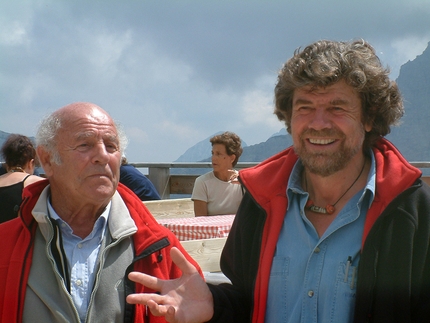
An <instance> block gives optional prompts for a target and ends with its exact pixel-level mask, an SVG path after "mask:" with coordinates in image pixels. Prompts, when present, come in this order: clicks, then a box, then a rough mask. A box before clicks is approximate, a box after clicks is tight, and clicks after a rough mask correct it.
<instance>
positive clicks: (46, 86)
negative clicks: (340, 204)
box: [0, 0, 430, 162]
mask: <svg viewBox="0 0 430 323" xmlns="http://www.w3.org/2000/svg"><path fill="white" fill-rule="evenodd" d="M323 38H324V39H334V40H351V39H356V38H364V39H366V40H368V41H369V42H370V43H371V44H373V46H374V47H375V49H376V51H377V52H378V55H379V57H380V58H381V60H382V62H383V63H384V65H388V66H390V68H391V70H392V78H393V79H395V78H396V77H397V76H398V73H399V69H400V66H401V65H402V64H404V63H406V62H407V61H408V60H413V59H414V58H415V57H416V56H417V55H420V54H421V53H422V52H423V51H424V49H425V48H426V47H427V44H428V42H429V41H430V1H429V0H390V1H388V0H384V1H380V0H360V1H341V0H325V1H321V0H283V1H278V0H276V1H275V0H266V1H255V0H244V1H238V0H208V1H206V0H195V1H191V0H190V1H184V0H177V1H174V0H154V1H145V0H140V1H138V0H121V1H119V0H118V1H113V0H103V1H101V0H100V1H98V0H91V1H88V0H85V1H82V0H68V1H63V0H29V1H23V0H13V1H12V0H0V109H1V116H0V130H2V131H5V132H10V133H22V134H25V135H28V136H33V135H34V134H35V131H36V128H37V124H38V122H39V120H40V118H41V117H42V116H44V115H46V114H48V113H50V112H52V111H53V110H55V109H57V108H59V107H62V106H64V105H66V104H69V103H71V102H75V101H89V102H93V103H96V104H98V105H100V106H101V107H102V108H104V109H105V110H107V111H108V112H109V113H110V114H111V115H112V116H113V118H114V119H115V120H116V121H117V122H119V123H120V124H121V125H122V126H123V128H124V130H125V131H126V134H127V136H128V138H129V141H130V143H129V147H128V149H127V156H128V158H129V160H130V161H132V162H137V161H141V162H144V161H146V162H171V161H173V160H176V159H177V158H178V157H179V156H180V155H181V154H182V153H184V152H185V151H186V149H188V148H189V147H191V146H192V145H194V144H195V143H197V142H199V141H201V140H203V139H205V138H207V137H209V136H211V135H212V134H214V133H216V132H218V131H225V130H230V131H234V132H236V133H237V134H238V135H239V136H240V137H241V138H242V139H243V140H244V141H245V142H246V143H247V144H248V145H252V144H256V143H259V142H262V141H265V140H266V139H267V138H268V137H270V136H271V135H272V134H273V133H275V132H278V131H279V130H280V129H281V128H283V124H282V123H281V122H279V121H278V120H277V119H276V117H275V116H274V115H273V113H272V110H273V88H274V84H275V82H276V76H277V72H278V70H279V69H280V68H281V66H282V64H283V63H284V62H285V61H286V60H287V59H288V58H289V57H290V56H291V55H292V54H293V52H294V50H295V49H296V48H298V47H304V46H306V45H308V44H309V43H311V42H313V41H316V40H319V39H323ZM208 145H209V142H208Z"/></svg>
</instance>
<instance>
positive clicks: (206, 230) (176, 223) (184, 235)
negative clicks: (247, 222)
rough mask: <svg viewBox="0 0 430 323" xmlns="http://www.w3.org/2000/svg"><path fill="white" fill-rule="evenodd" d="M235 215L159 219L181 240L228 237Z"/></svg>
mask: <svg viewBox="0 0 430 323" xmlns="http://www.w3.org/2000/svg"><path fill="white" fill-rule="evenodd" d="M234 217H235V215H234V214H231V215H211V216H198V217H192V218H174V219H159V220H158V222H159V223H160V224H162V225H164V226H165V227H166V228H168V229H169V230H170V231H172V232H173V233H174V234H175V235H176V236H177V237H178V239H179V240H180V241H185V240H196V239H208V238H222V237H227V236H228V233H229V232H230V229H231V225H232V224H233V220H234Z"/></svg>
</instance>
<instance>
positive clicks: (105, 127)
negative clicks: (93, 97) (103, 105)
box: [59, 106, 118, 137]
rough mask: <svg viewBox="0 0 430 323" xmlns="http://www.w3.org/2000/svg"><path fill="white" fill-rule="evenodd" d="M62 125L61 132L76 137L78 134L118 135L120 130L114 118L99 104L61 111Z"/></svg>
mask: <svg viewBox="0 0 430 323" xmlns="http://www.w3.org/2000/svg"><path fill="white" fill-rule="evenodd" d="M59 116H60V118H61V119H62V122H61V124H62V127H61V129H60V132H59V134H61V135H68V136H72V137H75V136H76V135H77V134H79V136H82V135H83V134H87V135H96V134H97V133H99V134H100V135H105V134H106V135H109V136H117V135H118V131H117V129H116V125H115V123H114V121H113V120H112V118H111V117H110V116H109V115H108V114H107V113H106V112H105V111H104V110H102V109H100V108H98V107H97V106H84V107H77V108H75V109H66V110H65V111H62V113H60V115H59Z"/></svg>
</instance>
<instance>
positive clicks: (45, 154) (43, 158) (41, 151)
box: [36, 146, 52, 177]
mask: <svg viewBox="0 0 430 323" xmlns="http://www.w3.org/2000/svg"><path fill="white" fill-rule="evenodd" d="M36 152H37V157H38V158H39V163H40V166H42V168H43V170H44V172H45V175H46V177H49V176H51V174H52V158H51V154H50V152H49V151H48V150H46V148H44V147H42V146H38V147H37V148H36Z"/></svg>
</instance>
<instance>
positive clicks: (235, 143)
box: [210, 131, 243, 167]
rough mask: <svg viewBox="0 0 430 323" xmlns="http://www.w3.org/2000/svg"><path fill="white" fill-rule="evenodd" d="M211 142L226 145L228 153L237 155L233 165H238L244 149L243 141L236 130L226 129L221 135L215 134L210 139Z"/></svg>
mask: <svg viewBox="0 0 430 323" xmlns="http://www.w3.org/2000/svg"><path fill="white" fill-rule="evenodd" d="M210 142H211V143H212V146H213V145H214V144H222V145H224V146H225V150H226V152H227V155H229V156H231V155H235V156H236V158H235V159H234V161H233V167H234V166H236V164H237V162H238V161H239V157H240V155H242V151H243V149H242V142H241V140H240V138H239V136H238V135H236V134H235V133H234V132H230V131H226V132H224V133H222V134H220V135H216V136H213V137H212V138H211V139H210Z"/></svg>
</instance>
